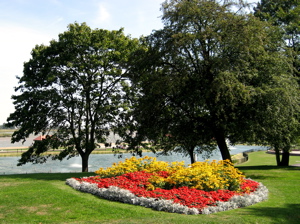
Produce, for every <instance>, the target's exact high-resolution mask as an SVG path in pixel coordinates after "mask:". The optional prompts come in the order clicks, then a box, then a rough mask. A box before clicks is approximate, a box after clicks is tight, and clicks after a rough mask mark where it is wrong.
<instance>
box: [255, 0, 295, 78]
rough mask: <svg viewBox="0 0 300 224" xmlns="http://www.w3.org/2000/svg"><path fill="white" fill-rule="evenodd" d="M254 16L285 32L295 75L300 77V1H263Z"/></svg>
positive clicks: (256, 8) (284, 35)
mask: <svg viewBox="0 0 300 224" xmlns="http://www.w3.org/2000/svg"><path fill="white" fill-rule="evenodd" d="M254 15H255V16H257V17H258V18H260V19H261V20H263V21H269V22H270V23H272V24H273V25H275V26H278V27H279V28H280V29H281V30H282V32H283V39H284V40H285V43H286V50H288V52H287V54H289V55H290V56H291V57H292V58H293V66H294V73H295V75H296V76H298V77H299V76H300V1H299V0H262V1H261V2H259V3H258V4H257V6H256V7H255V8H254Z"/></svg>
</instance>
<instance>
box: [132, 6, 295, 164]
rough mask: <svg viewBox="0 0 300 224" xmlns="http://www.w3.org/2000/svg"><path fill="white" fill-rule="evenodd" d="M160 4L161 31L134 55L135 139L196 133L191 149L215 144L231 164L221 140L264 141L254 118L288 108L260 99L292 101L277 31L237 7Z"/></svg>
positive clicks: (258, 121) (292, 88)
mask: <svg viewBox="0 0 300 224" xmlns="http://www.w3.org/2000/svg"><path fill="white" fill-rule="evenodd" d="M162 6H163V7H162V9H163V17H162V19H163V21H164V24H165V26H164V28H163V29H162V30H159V31H155V32H154V33H153V34H152V35H151V36H149V37H148V38H147V40H146V42H147V45H148V48H147V50H145V52H143V53H142V52H137V53H136V56H137V57H136V61H138V63H137V64H136V67H134V69H136V72H135V73H134V74H135V76H133V78H132V82H133V83H135V85H136V86H137V87H139V88H140V89H139V91H140V97H139V100H138V103H137V104H136V105H135V113H134V115H133V116H134V117H135V119H136V128H137V130H140V132H139V131H138V132H137V133H138V134H137V136H138V137H140V139H142V138H141V136H146V137H147V138H148V139H157V136H165V135H166V134H168V133H170V134H171V136H174V134H173V133H177V134H178V136H179V135H182V137H181V138H177V139H178V141H180V140H181V139H182V138H184V137H185V138H186V139H194V138H193V137H192V136H193V135H195V133H197V135H198V139H197V141H195V144H194V145H197V144H200V142H202V145H206V144H210V143H211V141H212V140H214V141H215V142H216V144H217V145H218V147H219V149H220V151H221V154H222V158H223V159H229V160H231V157H230V153H229V150H228V146H227V144H226V140H227V139H228V140H229V141H230V142H231V143H232V144H234V143H236V142H238V141H247V140H250V139H251V140H252V141H260V140H261V141H262V139H259V138H262V137H260V136H258V135H255V133H254V131H256V132H257V131H261V133H265V132H264V130H265V129H264V127H263V126H262V125H261V124H260V120H261V118H263V120H268V119H269V117H268V116H269V115H270V114H271V113H269V114H268V116H264V113H263V111H265V110H266V109H268V111H272V110H275V109H278V110H281V109H280V108H281V107H283V106H284V107H288V108H289V107H292V105H291V104H290V103H291V102H289V101H287V104H286V105H282V104H275V103H276V102H277V101H267V100H266V99H268V98H269V97H276V95H278V94H282V92H284V93H287V95H288V96H294V95H293V94H290V93H291V92H293V90H295V88H294V86H295V85H291V87H290V88H289V87H287V86H289V85H287V83H292V84H293V83H295V80H293V78H292V77H291V75H290V71H289V70H288V68H289V62H288V60H287V59H286V57H285V55H284V54H283V53H282V52H281V51H280V49H281V47H282V44H283V43H282V39H281V36H280V33H279V32H277V29H274V27H272V25H270V24H269V23H268V22H263V21H260V20H259V19H257V18H256V17H254V16H252V15H251V14H247V13H245V12H246V10H245V11H244V10H243V5H240V4H237V3H236V2H235V1H214V0H209V1H207V0H169V1H165V2H164V3H163V5H162ZM271 90H272V91H271ZM295 101H296V99H295V100H293V102H295ZM257 105H259V106H257ZM262 116H263V117H262ZM184 122H186V124H193V126H189V128H184V125H183V124H184ZM265 124H271V122H265ZM276 124H278V125H279V124H280V122H277V123H276ZM180 127H182V129H181V131H180V132H179V131H176V130H179V129H178V128H180ZM254 127H255V128H254ZM269 130H270V129H269ZM139 134H140V135H139ZM177 134H176V135H177ZM189 134H191V135H192V136H189ZM254 136H255V138H254ZM174 139H175V138H174Z"/></svg>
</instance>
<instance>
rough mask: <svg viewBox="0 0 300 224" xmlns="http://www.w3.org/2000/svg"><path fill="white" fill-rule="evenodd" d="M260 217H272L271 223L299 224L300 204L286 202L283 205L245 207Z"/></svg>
mask: <svg viewBox="0 0 300 224" xmlns="http://www.w3.org/2000/svg"><path fill="white" fill-rule="evenodd" d="M245 209H247V210H248V211H250V212H251V213H253V214H255V216H257V217H258V223H259V218H260V217H261V218H262V217H270V218H271V219H272V222H271V223H274V224H277V223H281V224H285V223H286V224H298V223H299V220H300V213H299V211H300V204H285V205H284V206H283V207H280V208H278V207H259V208H258V207H253V206H250V207H247V208H245Z"/></svg>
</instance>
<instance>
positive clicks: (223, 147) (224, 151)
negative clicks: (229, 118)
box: [215, 130, 232, 162]
mask: <svg viewBox="0 0 300 224" xmlns="http://www.w3.org/2000/svg"><path fill="white" fill-rule="evenodd" d="M215 138H216V140H217V144H218V147H219V149H220V152H221V155H222V159H223V160H226V159H228V160H229V161H230V162H232V160H231V155H230V153H229V150H228V146H227V144H226V139H225V135H224V133H223V131H220V130H216V131H215Z"/></svg>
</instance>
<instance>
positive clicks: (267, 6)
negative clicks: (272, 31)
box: [254, 0, 300, 166]
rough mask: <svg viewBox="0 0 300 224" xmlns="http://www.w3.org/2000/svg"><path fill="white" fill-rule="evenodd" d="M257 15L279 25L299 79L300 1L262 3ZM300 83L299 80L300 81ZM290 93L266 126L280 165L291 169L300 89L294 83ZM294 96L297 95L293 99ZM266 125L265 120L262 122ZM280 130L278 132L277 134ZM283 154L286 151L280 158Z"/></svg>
mask: <svg viewBox="0 0 300 224" xmlns="http://www.w3.org/2000/svg"><path fill="white" fill-rule="evenodd" d="M254 15H255V16H257V17H258V18H260V19H261V20H262V21H268V22H270V23H271V24H272V25H274V26H276V27H277V28H278V29H280V30H281V32H282V34H283V35H282V39H283V40H284V42H283V43H284V46H283V47H282V51H284V52H285V54H286V56H287V57H288V59H289V60H290V64H291V69H290V73H291V74H293V75H294V76H295V77H298V78H299V77H300V73H299V71H300V55H299V52H300V1H299V0H292V1H288V0H271V1H265V0H262V1H261V2H260V3H258V4H257V7H255V8H254ZM298 82H299V79H298ZM290 86H291V90H292V91H294V93H293V92H292V91H291V92H290V94H288V95H287V94H286V93H282V94H279V95H278V97H277V98H274V99H271V100H275V101H276V102H277V103H276V104H280V103H283V104H284V105H293V107H291V106H286V107H285V106H284V105H282V109H281V110H280V111H278V110H274V111H272V117H273V118H276V119H274V120H273V121H271V123H270V124H264V125H265V127H266V128H267V127H269V128H271V129H270V130H269V131H268V132H267V133H268V134H267V135H266V136H265V138H266V139H268V144H270V145H271V146H272V147H274V149H275V151H276V160H277V164H278V165H281V166H287V165H288V164H289V151H290V149H291V147H292V145H293V144H294V143H295V142H296V141H297V138H299V137H298V136H299V130H298V129H299V128H298V126H299V115H298V110H299V108H297V107H298V106H299V102H298V101H297V100H295V99H296V98H295V95H297V94H296V92H298V90H297V88H296V87H295V86H294V85H293V84H291V83H290V84H289V86H286V88H290ZM298 88H299V87H298ZM291 94H292V95H293V96H291ZM287 102H288V103H287ZM262 122H263V123H264V121H262ZM274 130H276V131H274ZM280 151H282V152H283V155H282V158H281V159H280Z"/></svg>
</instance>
